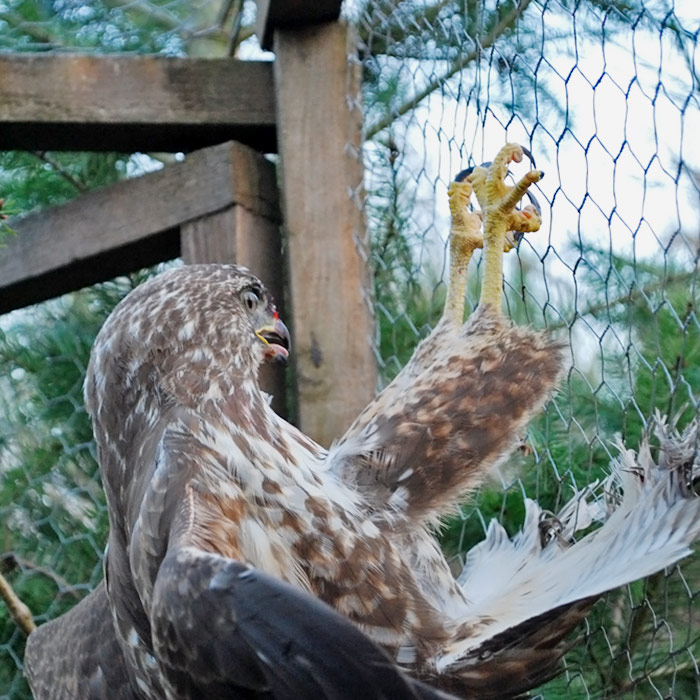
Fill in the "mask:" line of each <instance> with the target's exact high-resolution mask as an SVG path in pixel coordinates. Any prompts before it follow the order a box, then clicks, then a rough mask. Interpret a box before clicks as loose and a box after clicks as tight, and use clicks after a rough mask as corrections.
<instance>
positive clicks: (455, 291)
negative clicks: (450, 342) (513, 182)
mask: <svg viewBox="0 0 700 700" xmlns="http://www.w3.org/2000/svg"><path fill="white" fill-rule="evenodd" d="M447 195H448V197H449V199H450V214H451V215H452V225H451V228H450V281H449V283H448V287H447V298H446V300H445V311H444V312H443V315H444V316H445V317H447V318H448V319H449V320H450V321H452V322H453V323H455V324H457V325H459V326H461V325H462V323H463V321H464V303H465V300H464V297H465V294H466V291H467V268H468V267H469V261H470V260H471V259H472V254H473V253H474V250H475V249H476V248H481V246H482V245H483V237H482V235H481V217H480V216H479V215H478V214H475V213H474V212H471V211H469V199H470V197H471V196H472V184H471V182H469V180H465V179H461V180H460V179H459V176H458V179H457V180H455V181H454V182H453V183H452V184H451V185H450V187H449V189H448V190H447Z"/></svg>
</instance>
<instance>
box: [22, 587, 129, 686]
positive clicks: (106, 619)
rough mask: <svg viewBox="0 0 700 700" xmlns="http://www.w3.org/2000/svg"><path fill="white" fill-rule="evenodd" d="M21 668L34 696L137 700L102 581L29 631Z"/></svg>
mask: <svg viewBox="0 0 700 700" xmlns="http://www.w3.org/2000/svg"><path fill="white" fill-rule="evenodd" d="M24 671H25V674H26V676H27V678H28V680H29V685H30V686H31V689H32V692H33V694H34V697H35V698H36V700H42V698H45V699H46V700H137V698H138V697H139V696H138V695H137V694H136V693H135V692H134V690H133V686H132V684H131V681H130V678H129V673H128V669H127V665H126V663H125V661H124V657H123V655H122V651H121V649H120V647H119V643H118V642H117V638H116V635H115V633H114V625H113V622H112V613H111V611H110V609H109V603H108V601H107V594H106V592H105V587H104V583H100V585H99V586H98V587H97V588H96V589H95V590H94V591H93V592H92V593H90V595H88V596H87V597H86V598H83V600H82V601H81V602H80V603H78V604H77V605H76V606H75V607H74V608H73V609H72V610H70V611H69V612H67V613H66V614H65V615H62V616H61V617H59V618H57V619H56V620H52V621H51V622H47V623H46V624H45V625H41V626H40V627H37V628H36V629H35V630H34V631H33V632H32V633H31V635H29V639H28V641H27V649H26V652H25V656H24Z"/></svg>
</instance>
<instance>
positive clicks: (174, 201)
mask: <svg viewBox="0 0 700 700" xmlns="http://www.w3.org/2000/svg"><path fill="white" fill-rule="evenodd" d="M275 177H276V176H275V168H274V166H273V165H272V163H270V162H269V161H267V160H266V159H265V158H263V156H261V155H260V154H259V153H257V152H255V151H253V150H251V149H250V148H247V147H246V146H243V145H241V144H238V143H225V144H221V145H219V146H214V147H211V148H207V149H203V150H201V151H196V152H194V153H191V154H190V155H189V156H188V157H187V158H186V159H185V161H184V162H182V163H175V164H173V165H169V166H166V167H165V168H163V170H161V171H159V172H156V173H150V174H148V175H144V176H142V177H139V178H134V179H133V180H126V181H124V182H119V183H117V184H115V185H111V186H109V187H105V188H103V189H101V190H95V191H93V192H88V193H87V194H84V195H82V196H81V197H79V198H77V199H74V200H73V201H71V202H68V203H67V204H64V205H61V206H57V207H53V208H51V209H47V210H45V211H40V212H37V213H34V214H30V215H29V216H27V217H25V218H23V219H19V220H11V221H10V222H9V224H10V226H11V227H12V228H13V229H14V230H15V231H16V232H17V234H18V235H17V236H14V237H10V238H9V239H8V241H7V246H6V247H5V248H2V249H0V313H2V312H5V311H9V310H11V309H13V308H18V307H20V306H25V305H27V304H32V303H36V302H39V301H43V300H45V299H49V298H52V297H54V296H57V295H59V294H63V293H65V292H69V291H72V290H74V289H78V288H80V287H82V286H85V285H87V284H92V283H94V282H98V281H101V280H104V279H109V278H110V277H112V276H114V275H117V274H123V273H125V272H129V271H132V270H135V269H138V268H140V267H144V266H146V265H152V264H154V263H156V262H159V261H162V260H168V259H171V258H173V257H177V255H179V253H180V241H179V237H178V235H177V233H178V231H179V228H180V226H181V225H182V224H184V223H185V222H188V221H192V220H194V219H198V218H200V217H202V216H206V215H208V214H212V213H214V212H218V211H223V210H225V209H228V208H230V207H231V206H233V205H240V206H241V207H243V208H245V209H247V210H249V211H250V212H252V213H253V214H255V215H257V216H261V217H264V218H267V219H270V220H271V221H279V209H278V204H277V184H276V179H275Z"/></svg>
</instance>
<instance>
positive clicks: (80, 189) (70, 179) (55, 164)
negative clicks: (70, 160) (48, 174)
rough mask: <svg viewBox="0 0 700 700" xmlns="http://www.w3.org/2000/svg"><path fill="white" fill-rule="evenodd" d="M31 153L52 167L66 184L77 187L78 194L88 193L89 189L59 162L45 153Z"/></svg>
mask: <svg viewBox="0 0 700 700" xmlns="http://www.w3.org/2000/svg"><path fill="white" fill-rule="evenodd" d="M30 153H31V154H32V155H33V156H35V157H36V158H38V159H39V160H41V161H43V162H44V163H46V164H47V165H50V166H51V167H52V168H53V169H54V170H55V171H56V172H57V173H58V174H59V175H60V176H61V177H62V178H63V179H64V180H65V181H66V182H68V183H69V184H70V185H72V186H73V187H75V189H76V190H78V192H81V193H82V192H87V190H88V188H87V187H86V186H85V185H83V183H82V182H79V181H78V180H76V179H75V178H74V177H73V176H72V175H71V174H70V173H69V172H68V171H67V170H66V169H65V168H64V167H63V166H62V165H61V164H60V163H59V162H58V161H56V160H54V159H53V158H51V156H48V155H46V152H45V151H30Z"/></svg>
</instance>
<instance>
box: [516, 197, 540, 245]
mask: <svg viewBox="0 0 700 700" xmlns="http://www.w3.org/2000/svg"><path fill="white" fill-rule="evenodd" d="M525 194H526V195H527V198H528V199H529V200H530V204H532V206H533V207H535V211H536V212H537V216H540V217H541V216H542V207H541V206H540V203H539V202H538V201H537V197H535V195H534V194H532V192H530V190H527V191H526V192H525ZM524 235H525V234H524V233H523V232H522V231H513V240H514V241H515V242H516V243H519V242H520V239H521V238H522V237H523V236H524Z"/></svg>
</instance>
